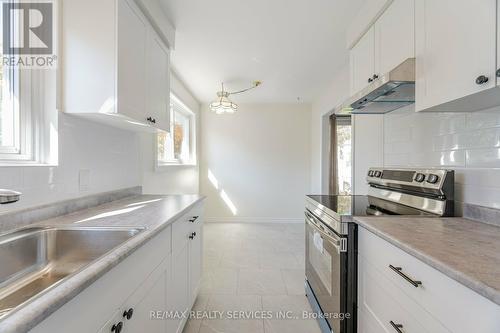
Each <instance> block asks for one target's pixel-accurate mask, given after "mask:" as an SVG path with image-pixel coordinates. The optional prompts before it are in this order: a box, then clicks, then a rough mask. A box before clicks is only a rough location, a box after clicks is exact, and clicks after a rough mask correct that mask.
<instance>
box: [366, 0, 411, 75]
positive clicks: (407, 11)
mask: <svg viewBox="0 0 500 333" xmlns="http://www.w3.org/2000/svg"><path fill="white" fill-rule="evenodd" d="M413 57H415V0H397V1H394V2H393V3H392V4H391V5H390V6H389V8H387V10H386V11H385V12H384V14H382V16H381V17H380V18H379V19H378V20H377V22H376V23H375V73H376V74H378V75H379V76H380V75H383V74H384V73H387V72H389V71H391V70H392V69H394V68H395V67H396V66H398V65H399V64H401V63H402V62H403V61H405V60H406V59H408V58H413Z"/></svg>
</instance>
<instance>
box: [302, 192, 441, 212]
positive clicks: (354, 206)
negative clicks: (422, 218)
mask: <svg viewBox="0 0 500 333" xmlns="http://www.w3.org/2000/svg"><path fill="white" fill-rule="evenodd" d="M308 197H309V198H311V199H313V200H314V201H316V202H318V203H319V204H321V205H323V206H325V207H327V208H328V209H330V210H332V211H334V212H336V213H337V214H338V215H341V216H370V215H373V216H378V215H432V214H430V213H427V212H424V211H421V210H418V209H415V208H412V207H409V206H405V205H401V204H398V203H394V202H390V201H387V200H382V199H379V198H375V197H372V196H369V195H308Z"/></svg>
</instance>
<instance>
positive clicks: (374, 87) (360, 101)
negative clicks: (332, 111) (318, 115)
mask: <svg viewBox="0 0 500 333" xmlns="http://www.w3.org/2000/svg"><path fill="white" fill-rule="evenodd" d="M413 103H415V58H408V59H406V60H405V61H404V62H403V63H402V64H400V65H399V66H398V67H396V68H394V69H393V70H392V71H390V72H389V73H386V74H384V75H382V76H380V77H379V78H378V79H376V80H375V81H373V82H372V83H371V84H370V85H369V86H367V87H366V88H364V89H363V90H361V91H360V92H359V93H357V94H356V95H354V96H352V97H351V98H349V99H348V100H347V101H346V102H345V103H344V104H343V105H342V111H341V113H346V112H349V113H353V114H380V113H387V112H390V111H394V110H396V109H399V108H401V107H403V106H406V105H410V104H413Z"/></svg>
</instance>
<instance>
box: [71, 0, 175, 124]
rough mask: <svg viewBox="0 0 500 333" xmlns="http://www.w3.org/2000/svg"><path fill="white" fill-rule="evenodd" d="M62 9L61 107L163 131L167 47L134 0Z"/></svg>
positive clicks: (75, 1)
mask: <svg viewBox="0 0 500 333" xmlns="http://www.w3.org/2000/svg"><path fill="white" fill-rule="evenodd" d="M96 8H99V10H97V11H96V10H95V9H96ZM62 10H63V18H64V20H63V28H62V29H61V30H62V48H63V56H64V61H63V62H62V63H63V68H62V85H61V87H62V89H61V96H62V99H61V102H62V110H63V111H64V112H66V113H72V114H76V115H80V116H84V117H87V118H89V119H92V120H97V121H101V122H105V123H108V124H110V125H114V126H118V127H124V128H129V129H134V130H151V131H155V130H157V129H159V130H165V131H168V130H169V129H170V124H169V107H168V105H169V104H170V102H169V97H170V89H169V88H170V87H169V82H170V73H169V49H168V48H167V47H166V46H165V44H164V43H163V40H162V39H161V38H160V37H159V35H158V34H157V33H156V31H155V29H154V28H153V25H152V24H151V22H150V21H149V20H148V19H147V18H146V16H145V15H144V14H143V12H142V11H141V9H140V8H139V7H138V6H137V5H136V3H135V1H133V0H86V1H81V0H65V1H64V2H63V4H62Z"/></svg>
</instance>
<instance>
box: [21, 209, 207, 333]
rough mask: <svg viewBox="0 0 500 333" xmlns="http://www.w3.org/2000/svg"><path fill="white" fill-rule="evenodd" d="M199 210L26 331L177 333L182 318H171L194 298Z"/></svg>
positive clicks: (198, 275)
mask: <svg viewBox="0 0 500 333" xmlns="http://www.w3.org/2000/svg"><path fill="white" fill-rule="evenodd" d="M202 210H203V208H202V204H201V203H200V204H197V205H196V206H194V207H193V208H192V209H190V210H189V211H188V213H187V214H185V215H184V216H183V217H182V218H180V219H178V220H177V221H175V222H174V223H173V224H172V225H170V226H168V227H167V228H165V229H164V230H163V231H161V232H159V233H158V235H156V236H154V237H153V238H152V239H150V240H149V241H148V242H147V243H145V244H144V245H142V246H141V247H140V248H139V249H137V250H136V251H135V252H134V253H132V254H131V255H130V256H129V257H128V258H126V259H125V260H123V261H122V262H121V263H120V264H118V265H117V266H115V267H114V268H112V269H111V270H110V271H109V272H107V273H106V274H104V275H103V276H102V277H100V278H99V279H98V280H96V281H95V282H94V283H92V284H91V285H90V286H89V287H87V288H86V289H84V290H83V291H82V292H81V293H80V294H78V295H77V296H76V297H74V298H73V299H72V300H71V301H69V302H68V303H66V304H65V305H63V306H62V307H61V308H59V309H58V310H57V311H56V312H54V313H53V314H51V315H50V316H49V317H48V318H46V319H45V320H44V321H42V322H41V323H40V324H38V325H37V326H35V327H34V328H33V329H32V330H31V331H30V332H32V333H52V332H72V333H89V332H98V333H114V332H115V333H118V332H120V333H142V332H150V333H165V332H166V333H181V332H182V330H183V328H184V324H185V322H186V318H183V317H182V315H181V316H177V317H178V318H179V319H178V320H176V319H171V316H170V315H171V314H174V313H175V311H180V312H185V311H186V310H189V309H190V308H191V307H192V306H193V304H194V300H195V299H196V296H197V291H198V288H199V283H200V278H201V255H202V253H201V251H202V246H201V244H202V242H201V236H202V235H201V232H202V222H203V217H202ZM195 217H196V218H195ZM193 219H194V220H195V222H191V221H193ZM193 233H196V235H193ZM190 236H192V238H190Z"/></svg>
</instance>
